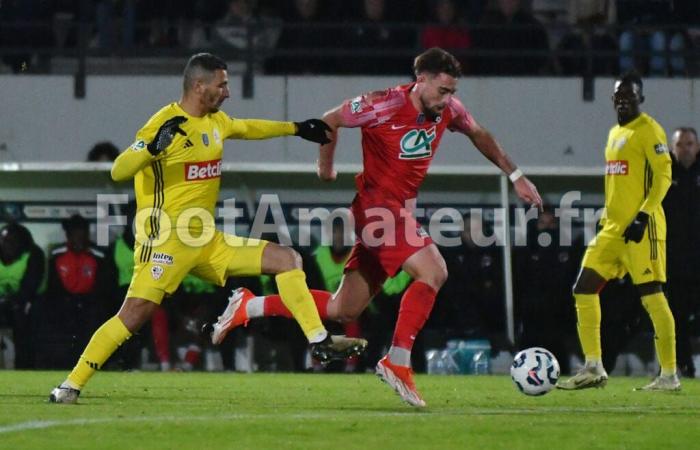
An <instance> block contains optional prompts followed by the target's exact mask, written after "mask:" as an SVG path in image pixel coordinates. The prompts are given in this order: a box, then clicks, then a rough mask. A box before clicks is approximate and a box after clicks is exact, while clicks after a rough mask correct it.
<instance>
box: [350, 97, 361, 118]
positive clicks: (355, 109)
mask: <svg viewBox="0 0 700 450" xmlns="http://www.w3.org/2000/svg"><path fill="white" fill-rule="evenodd" d="M361 109H362V99H361V98H360V97H356V98H354V99H352V100H351V101H350V112H351V113H353V114H357V113H359V112H360V110H361Z"/></svg>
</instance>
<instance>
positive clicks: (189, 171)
mask: <svg viewBox="0 0 700 450" xmlns="http://www.w3.org/2000/svg"><path fill="white" fill-rule="evenodd" d="M220 176H221V160H220V159H215V160H212V161H200V162H196V163H187V164H185V180H187V181H200V180H209V179H211V178H219V177H220Z"/></svg>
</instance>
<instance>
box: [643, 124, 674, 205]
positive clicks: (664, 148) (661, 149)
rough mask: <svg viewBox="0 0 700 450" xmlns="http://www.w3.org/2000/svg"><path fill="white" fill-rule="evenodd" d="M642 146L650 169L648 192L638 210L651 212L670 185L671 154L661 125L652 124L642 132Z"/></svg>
mask: <svg viewBox="0 0 700 450" xmlns="http://www.w3.org/2000/svg"><path fill="white" fill-rule="evenodd" d="M641 144H642V147H643V149H644V156H645V157H646V160H647V162H648V163H649V167H650V169H651V173H652V178H651V186H650V189H649V192H648V193H647V196H646V199H645V200H644V203H642V206H641V208H640V211H642V212H645V213H647V214H651V213H652V212H653V211H654V210H655V209H656V208H658V207H659V206H660V205H661V202H662V201H663V199H664V197H665V196H666V192H667V191H668V188H669V187H671V155H670V154H669V151H668V144H667V142H666V133H665V132H664V130H663V128H661V126H658V125H656V124H653V126H650V127H648V131H646V132H645V133H644V134H642V142H641Z"/></svg>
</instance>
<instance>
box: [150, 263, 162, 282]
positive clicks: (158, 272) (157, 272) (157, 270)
mask: <svg viewBox="0 0 700 450" xmlns="http://www.w3.org/2000/svg"><path fill="white" fill-rule="evenodd" d="M163 272H165V269H163V266H152V267H151V276H152V277H153V279H154V280H159V279H160V277H162V276H163Z"/></svg>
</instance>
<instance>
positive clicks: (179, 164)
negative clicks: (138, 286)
mask: <svg viewBox="0 0 700 450" xmlns="http://www.w3.org/2000/svg"><path fill="white" fill-rule="evenodd" d="M175 116H185V117H187V121H186V122H184V123H183V124H181V125H180V128H182V130H183V131H184V132H185V133H187V135H186V136H182V135H180V134H177V133H176V134H175V137H174V138H173V141H172V143H171V144H170V145H169V146H168V148H167V149H166V150H165V151H163V152H162V153H161V154H159V155H158V156H157V157H156V158H154V159H153V160H152V161H151V163H150V164H148V165H146V166H145V167H144V168H143V169H142V170H140V171H139V172H138V173H136V175H135V177H134V191H135V193H136V203H137V207H138V210H139V211H141V210H143V209H146V208H152V211H151V213H150V214H149V215H148V218H147V219H145V220H146V223H145V227H144V228H141V229H140V227H138V225H137V231H138V232H145V233H146V236H142V235H141V236H137V237H141V238H143V237H156V235H158V234H159V232H160V231H161V229H162V228H163V227H172V228H176V227H178V228H189V229H190V230H191V232H192V233H201V231H202V227H203V226H204V224H203V222H202V220H201V218H199V217H195V218H193V219H192V220H187V215H183V212H185V211H186V210H190V211H192V212H196V211H197V210H195V209H193V208H200V209H203V210H204V211H205V212H206V213H205V214H208V215H209V216H210V217H211V218H212V219H213V214H214V208H215V205H216V200H217V198H218V195H219V185H220V181H221V158H222V156H223V149H224V146H223V140H224V139H225V138H227V137H228V136H229V135H230V134H231V131H230V129H231V124H232V122H233V120H234V119H232V118H230V117H229V116H228V115H227V114H226V113H224V112H223V111H218V112H216V113H213V114H207V115H205V116H204V117H193V116H190V115H189V114H187V113H186V112H185V111H183V110H182V108H181V107H180V106H179V105H178V104H177V103H171V104H169V105H167V106H165V107H164V108H162V109H161V110H160V111H158V112H157V113H155V114H154V115H153V116H152V117H151V118H150V119H149V120H148V122H146V124H145V125H144V126H143V128H141V129H140V130H139V131H138V132H137V133H136V141H135V142H134V144H132V145H131V147H129V150H134V151H141V150H140V149H143V151H147V150H145V145H146V144H147V143H148V142H151V141H152V140H153V138H154V137H155V135H156V133H157V132H158V129H159V128H160V126H161V125H162V124H163V123H164V122H165V121H167V120H169V119H171V118H173V117H175ZM206 226H211V227H213V226H214V223H213V221H211V223H207V224H206Z"/></svg>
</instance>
